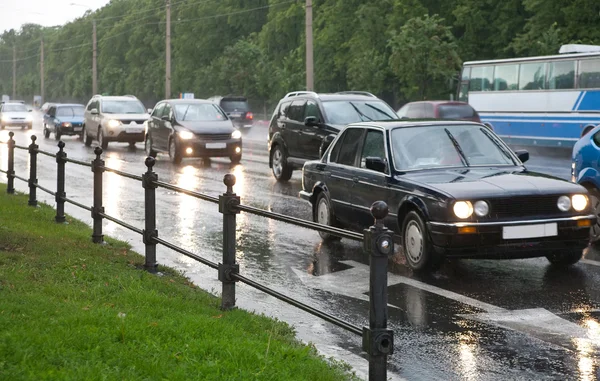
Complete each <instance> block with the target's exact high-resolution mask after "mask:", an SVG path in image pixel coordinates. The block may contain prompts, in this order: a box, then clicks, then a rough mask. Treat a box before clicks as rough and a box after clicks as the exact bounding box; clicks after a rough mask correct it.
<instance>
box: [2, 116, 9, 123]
mask: <svg viewBox="0 0 600 381" xmlns="http://www.w3.org/2000/svg"><path fill="white" fill-rule="evenodd" d="M9 120H10V118H9V117H8V116H6V115H2V121H3V122H8V121H9Z"/></svg>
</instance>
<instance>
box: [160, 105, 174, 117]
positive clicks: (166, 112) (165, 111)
mask: <svg viewBox="0 0 600 381" xmlns="http://www.w3.org/2000/svg"><path fill="white" fill-rule="evenodd" d="M171 111H172V110H171V105H170V104H168V103H165V107H163V109H162V113H161V114H160V115H161V117H163V116H168V117H171Z"/></svg>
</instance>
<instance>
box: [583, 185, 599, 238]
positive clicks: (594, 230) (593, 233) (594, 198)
mask: <svg viewBox="0 0 600 381" xmlns="http://www.w3.org/2000/svg"><path fill="white" fill-rule="evenodd" d="M586 188H587V190H588V193H589V197H590V204H591V206H592V212H593V213H594V215H596V223H595V224H594V225H593V226H592V227H591V228H590V244H591V245H593V246H600V220H598V219H600V191H598V189H596V188H594V187H586Z"/></svg>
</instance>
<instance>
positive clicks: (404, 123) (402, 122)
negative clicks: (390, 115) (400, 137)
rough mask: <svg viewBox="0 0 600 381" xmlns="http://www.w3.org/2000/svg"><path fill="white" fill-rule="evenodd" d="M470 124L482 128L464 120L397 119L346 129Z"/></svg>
mask: <svg viewBox="0 0 600 381" xmlns="http://www.w3.org/2000/svg"><path fill="white" fill-rule="evenodd" d="M465 124H472V125H474V126H483V125H482V124H481V123H477V122H470V121H466V120H456V121H454V120H445V119H397V120H384V121H374V122H357V123H352V124H349V125H348V126H347V127H380V128H384V129H386V130H392V129H394V128H406V127H435V126H453V125H454V126H456V125H465Z"/></svg>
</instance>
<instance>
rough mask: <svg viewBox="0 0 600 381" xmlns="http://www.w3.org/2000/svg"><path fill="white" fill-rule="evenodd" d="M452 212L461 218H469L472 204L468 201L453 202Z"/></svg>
mask: <svg viewBox="0 0 600 381" xmlns="http://www.w3.org/2000/svg"><path fill="white" fill-rule="evenodd" d="M454 214H455V215H456V217H458V218H461V219H465V218H469V217H471V214H473V205H472V204H471V202H470V201H457V202H456V203H455V204H454Z"/></svg>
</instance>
